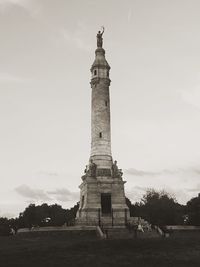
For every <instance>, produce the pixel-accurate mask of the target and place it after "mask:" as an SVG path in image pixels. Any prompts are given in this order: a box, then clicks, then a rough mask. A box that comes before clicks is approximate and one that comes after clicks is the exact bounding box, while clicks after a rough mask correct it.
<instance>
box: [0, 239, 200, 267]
mask: <svg viewBox="0 0 200 267" xmlns="http://www.w3.org/2000/svg"><path fill="white" fill-rule="evenodd" d="M0 266H1V267H5V266H19V267H23V266H26V267H32V266H34V267H38V266H42V267H46V266H48V267H51V266H59V267H62V266H65V267H66V266H69V267H73V266H74V267H78V266H81V267H86V266H87V267H89V266H94V267H104V266H109V267H116V266H132V267H137V266H138V267H157V266H159V267H166V266H167V267H186V266H187V267H190V266H195V267H197V266H198V267H199V266H200V238H199V237H198V238H195V237H194V238H192V239H191V238H186V239H183V238H176V239H172V238H169V239H160V238H158V239H136V240H96V239H95V238H91V237H90V238H89V239H86V238H85V237H81V236H80V237H79V238H77V237H76V238H69V237H65V236H62V235H59V236H56V235H55V236H41V237H34V238H33V237H32V238H30V237H26V238H25V237H20V236H16V237H0Z"/></svg>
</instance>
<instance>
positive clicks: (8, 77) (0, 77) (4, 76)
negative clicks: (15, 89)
mask: <svg viewBox="0 0 200 267" xmlns="http://www.w3.org/2000/svg"><path fill="white" fill-rule="evenodd" d="M25 81H27V80H26V79H24V78H21V77H18V76H15V75H12V74H9V73H0V83H23V82H25Z"/></svg>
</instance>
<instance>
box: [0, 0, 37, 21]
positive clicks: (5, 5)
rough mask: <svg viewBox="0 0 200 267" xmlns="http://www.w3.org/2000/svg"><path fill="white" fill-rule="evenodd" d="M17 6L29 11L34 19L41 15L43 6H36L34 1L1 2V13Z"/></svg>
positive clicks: (7, 0)
mask: <svg viewBox="0 0 200 267" xmlns="http://www.w3.org/2000/svg"><path fill="white" fill-rule="evenodd" d="M14 6H17V7H20V8H23V9H24V10H26V11H28V13H29V15H30V16H31V17H33V18H35V17H37V15H38V14H39V13H41V6H40V5H38V2H37V4H36V1H33V0H0V11H1V12H5V11H6V10H9V9H10V8H12V7H14Z"/></svg>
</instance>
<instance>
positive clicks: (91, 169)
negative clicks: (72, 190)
mask: <svg viewBox="0 0 200 267" xmlns="http://www.w3.org/2000/svg"><path fill="white" fill-rule="evenodd" d="M96 168H97V165H96V164H95V163H94V162H93V160H92V159H90V162H89V165H86V166H85V170H84V175H83V176H82V180H85V178H86V177H87V176H89V177H96Z"/></svg>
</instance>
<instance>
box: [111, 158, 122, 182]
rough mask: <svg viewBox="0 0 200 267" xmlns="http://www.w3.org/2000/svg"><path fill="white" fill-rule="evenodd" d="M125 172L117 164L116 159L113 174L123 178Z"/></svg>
mask: <svg viewBox="0 0 200 267" xmlns="http://www.w3.org/2000/svg"><path fill="white" fill-rule="evenodd" d="M122 175H123V172H122V170H121V169H119V168H118V166H117V161H116V160H115V161H114V163H113V165H112V176H113V177H116V178H122Z"/></svg>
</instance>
